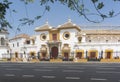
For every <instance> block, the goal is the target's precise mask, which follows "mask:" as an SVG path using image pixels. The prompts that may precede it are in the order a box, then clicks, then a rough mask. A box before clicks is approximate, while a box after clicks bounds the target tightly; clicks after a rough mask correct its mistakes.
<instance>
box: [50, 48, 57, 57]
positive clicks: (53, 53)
mask: <svg viewBox="0 0 120 82" xmlns="http://www.w3.org/2000/svg"><path fill="white" fill-rule="evenodd" d="M57 57H58V47H56V46H54V47H52V48H51V58H57Z"/></svg>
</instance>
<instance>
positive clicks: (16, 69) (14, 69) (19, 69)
mask: <svg viewBox="0 0 120 82" xmlns="http://www.w3.org/2000/svg"><path fill="white" fill-rule="evenodd" d="M5 70H11V71H12V70H16V71H17V70H22V69H5Z"/></svg>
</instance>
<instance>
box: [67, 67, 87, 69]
mask: <svg viewBox="0 0 120 82" xmlns="http://www.w3.org/2000/svg"><path fill="white" fill-rule="evenodd" d="M68 68H69V69H85V68H83V67H68Z"/></svg>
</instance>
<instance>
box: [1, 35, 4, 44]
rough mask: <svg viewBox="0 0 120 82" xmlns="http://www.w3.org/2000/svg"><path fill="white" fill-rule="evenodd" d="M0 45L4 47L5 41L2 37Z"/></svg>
mask: <svg viewBox="0 0 120 82" xmlns="http://www.w3.org/2000/svg"><path fill="white" fill-rule="evenodd" d="M1 45H5V39H4V38H3V37H2V38H1Z"/></svg>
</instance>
